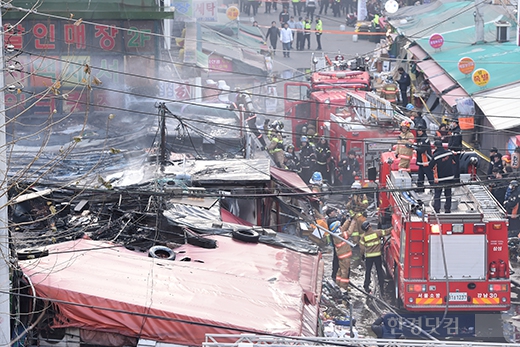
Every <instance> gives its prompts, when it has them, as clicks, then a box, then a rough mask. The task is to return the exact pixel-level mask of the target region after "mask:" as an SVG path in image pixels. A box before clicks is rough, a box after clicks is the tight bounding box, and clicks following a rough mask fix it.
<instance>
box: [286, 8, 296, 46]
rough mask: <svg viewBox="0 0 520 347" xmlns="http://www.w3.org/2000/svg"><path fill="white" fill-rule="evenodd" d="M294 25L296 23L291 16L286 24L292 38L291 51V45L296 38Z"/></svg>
mask: <svg viewBox="0 0 520 347" xmlns="http://www.w3.org/2000/svg"><path fill="white" fill-rule="evenodd" d="M296 23H298V22H296V21H295V20H294V17H293V16H291V18H290V19H289V22H288V24H289V29H291V32H292V38H293V39H292V41H291V49H293V48H294V47H293V43H294V41H295V37H296ZM296 45H298V43H296Z"/></svg>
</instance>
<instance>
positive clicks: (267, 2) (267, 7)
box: [264, 0, 272, 14]
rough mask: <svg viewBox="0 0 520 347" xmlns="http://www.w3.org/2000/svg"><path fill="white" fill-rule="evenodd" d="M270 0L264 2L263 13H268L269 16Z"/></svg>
mask: <svg viewBox="0 0 520 347" xmlns="http://www.w3.org/2000/svg"><path fill="white" fill-rule="evenodd" d="M271 2H272V0H265V11H264V13H269V14H271V5H272V3H271Z"/></svg>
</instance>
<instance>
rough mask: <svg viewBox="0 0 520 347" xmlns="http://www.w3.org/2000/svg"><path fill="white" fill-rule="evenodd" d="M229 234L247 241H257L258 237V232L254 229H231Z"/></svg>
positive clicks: (236, 238)
mask: <svg viewBox="0 0 520 347" xmlns="http://www.w3.org/2000/svg"><path fill="white" fill-rule="evenodd" d="M231 235H232V236H233V238H234V239H235V240H239V241H243V242H249V243H258V240H259V239H260V234H259V233H258V232H256V231H254V230H233V232H232V233H231Z"/></svg>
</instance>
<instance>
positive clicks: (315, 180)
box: [309, 171, 323, 184]
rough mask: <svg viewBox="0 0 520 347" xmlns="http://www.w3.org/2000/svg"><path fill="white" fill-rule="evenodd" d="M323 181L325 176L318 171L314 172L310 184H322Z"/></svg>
mask: <svg viewBox="0 0 520 347" xmlns="http://www.w3.org/2000/svg"><path fill="white" fill-rule="evenodd" d="M322 182H323V178H322V177H321V172H319V171H316V172H315V173H313V174H312V177H311V179H310V180H309V183H310V184H321V183H322Z"/></svg>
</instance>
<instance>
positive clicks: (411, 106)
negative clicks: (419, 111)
mask: <svg viewBox="0 0 520 347" xmlns="http://www.w3.org/2000/svg"><path fill="white" fill-rule="evenodd" d="M414 108H415V107H414V106H413V105H412V104H408V105H406V109H407V110H408V111H411V110H413V109H414Z"/></svg>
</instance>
